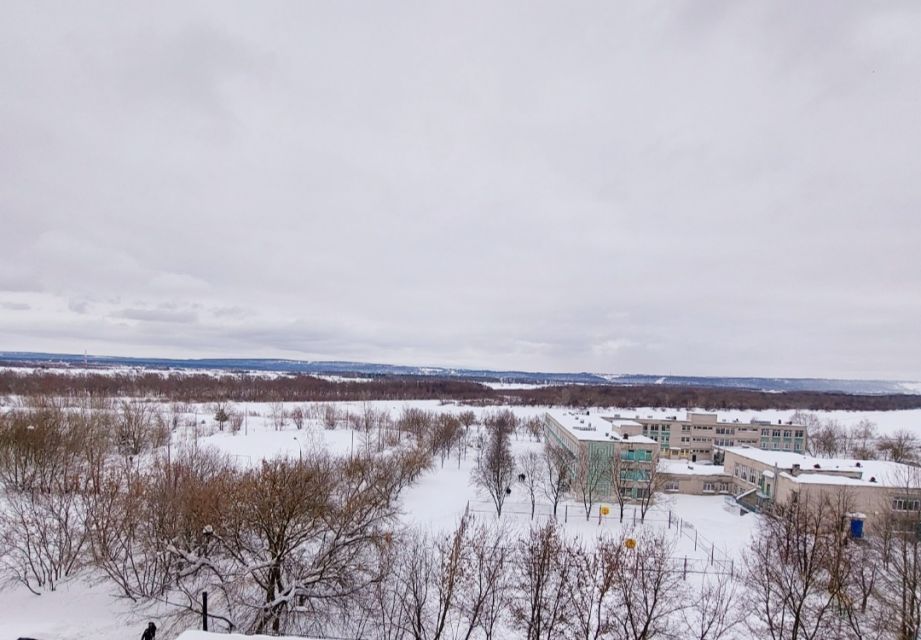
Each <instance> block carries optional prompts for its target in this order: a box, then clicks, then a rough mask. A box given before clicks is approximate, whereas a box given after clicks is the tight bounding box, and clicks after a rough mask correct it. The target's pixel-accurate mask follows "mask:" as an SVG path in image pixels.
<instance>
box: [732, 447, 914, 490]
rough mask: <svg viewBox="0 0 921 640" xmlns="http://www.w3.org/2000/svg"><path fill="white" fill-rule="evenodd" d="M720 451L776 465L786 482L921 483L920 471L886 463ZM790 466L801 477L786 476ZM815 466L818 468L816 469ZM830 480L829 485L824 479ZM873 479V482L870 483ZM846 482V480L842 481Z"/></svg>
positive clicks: (745, 450) (759, 451)
mask: <svg viewBox="0 0 921 640" xmlns="http://www.w3.org/2000/svg"><path fill="white" fill-rule="evenodd" d="M717 448H718V449H721V450H723V451H727V452H731V453H734V454H737V455H739V456H742V457H745V458H748V459H750V460H756V461H758V462H760V463H762V464H766V465H771V466H773V465H777V467H778V468H779V469H780V470H782V471H784V472H787V473H786V474H781V475H787V476H789V477H790V478H792V479H794V480H796V481H797V482H800V483H803V484H850V485H877V486H880V485H882V486H886V487H898V486H902V485H906V484H908V483H909V482H911V484H918V483H919V482H921V468H918V467H912V466H910V465H907V464H901V463H899V462H890V461H889V460H857V459H855V458H815V457H813V456H807V455H804V454H802V453H793V452H792V451H768V450H766V449H756V448H754V447H717ZM793 465H799V467H800V469H801V470H802V473H799V474H797V475H796V476H794V475H792V474H791V473H789V471H791V470H792V469H793ZM816 465H818V468H816ZM844 473H851V474H860V478H848V477H847V476H844V475H842V474H844ZM829 478H830V479H831V480H830V481H829V480H828V479H829ZM870 478H873V479H874V480H875V482H870ZM845 479H846V480H845Z"/></svg>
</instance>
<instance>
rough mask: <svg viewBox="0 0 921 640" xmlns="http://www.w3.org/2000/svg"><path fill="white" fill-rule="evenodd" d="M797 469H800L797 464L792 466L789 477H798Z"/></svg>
mask: <svg viewBox="0 0 921 640" xmlns="http://www.w3.org/2000/svg"><path fill="white" fill-rule="evenodd" d="M799 468H800V467H799V464H794V465H793V466H792V467H791V468H790V475H792V476H793V477H794V478H795V477H796V476H798V475H799Z"/></svg>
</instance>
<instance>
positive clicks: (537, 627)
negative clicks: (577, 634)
mask: <svg viewBox="0 0 921 640" xmlns="http://www.w3.org/2000/svg"><path fill="white" fill-rule="evenodd" d="M570 553H571V552H570V548H569V546H568V545H567V544H566V542H565V540H563V537H562V534H561V532H560V530H559V527H558V525H557V524H556V523H555V522H548V523H547V524H546V525H544V526H543V527H541V528H539V529H532V530H531V532H530V534H529V535H528V536H527V537H525V538H523V539H522V540H520V541H519V542H518V545H517V551H516V558H515V560H516V561H515V564H516V567H517V571H516V574H515V578H514V584H515V587H516V591H515V593H514V597H513V598H512V607H511V609H512V621H513V624H514V626H515V628H516V629H518V630H520V631H522V632H523V633H524V635H525V637H526V638H527V640H544V639H546V640H551V639H555V638H560V637H566V635H568V633H567V632H568V630H569V627H570V625H571V621H572V609H571V599H570V590H571V588H572V583H573V573H574V571H575V565H574V564H573V563H572V562H571V558H570Z"/></svg>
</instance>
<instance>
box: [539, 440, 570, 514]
mask: <svg viewBox="0 0 921 640" xmlns="http://www.w3.org/2000/svg"><path fill="white" fill-rule="evenodd" d="M544 470H545V472H546V473H545V475H544V483H543V484H544V495H546V496H547V498H548V499H549V500H550V504H551V505H552V506H553V517H554V519H556V512H557V507H558V506H559V504H560V500H562V498H563V496H565V495H566V492H567V491H569V487H570V484H571V483H572V456H571V455H570V453H569V451H567V450H566V449H564V448H563V447H561V446H559V445H557V444H554V443H552V442H551V441H550V440H547V441H546V442H545V443H544Z"/></svg>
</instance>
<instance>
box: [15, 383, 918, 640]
mask: <svg viewBox="0 0 921 640" xmlns="http://www.w3.org/2000/svg"><path fill="white" fill-rule="evenodd" d="M294 406H295V405H294V403H286V404H285V409H286V410H290V409H292V408H293V407H294ZM298 406H300V407H301V408H308V409H309V408H310V406H311V404H310V403H298ZM408 407H416V408H421V409H425V410H428V411H433V412H451V413H458V412H461V411H465V410H473V411H475V412H476V413H477V414H478V415H480V416H481V415H483V413H484V412H487V411H495V410H497V409H499V407H489V408H482V407H470V406H465V405H461V404H453V403H449V404H441V403H439V402H437V401H375V402H351V403H338V404H337V408H338V409H339V411H340V412H342V413H346V414H349V415H353V414H355V413H361V412H363V411H365V410H366V409H369V408H370V409H373V410H374V411H377V412H380V411H385V410H386V411H388V412H389V413H390V415H391V417H392V418H393V419H397V418H398V417H399V415H400V413H401V412H402V411H403V410H404V409H406V408H408ZM511 408H512V409H513V410H514V411H515V413H516V414H517V415H518V416H519V417H520V418H523V419H527V418H529V417H532V416H538V415H542V414H543V413H544V412H545V411H546V408H545V407H511ZM163 409H164V410H165V411H168V410H170V406H169V405H164V406H163ZM228 409H232V410H233V411H237V412H242V413H244V414H245V415H246V419H245V422H244V425H243V428H242V429H241V430H240V432H239V433H236V434H233V433H230V432H229V431H228V430H227V429H226V428H225V430H224V431H219V430H218V429H217V425H216V423H215V422H214V419H213V418H214V413H215V411H214V407H213V406H212V405H206V404H198V405H195V404H193V405H184V406H181V409H180V410H181V413H180V414H179V415H178V418H179V422H180V425H181V426H180V428H179V429H177V430H176V431H175V432H174V434H173V445H174V446H182V445H183V444H188V443H189V442H190V441H194V442H196V444H197V446H199V447H203V446H205V447H215V448H216V449H218V450H220V451H223V452H226V453H228V454H230V455H232V456H235V458H236V459H237V460H238V462H239V464H241V465H251V464H258V462H259V461H260V460H262V459H264V458H272V457H276V456H288V457H291V458H294V459H296V458H297V457H298V455H300V454H301V452H302V451H304V450H306V449H307V448H309V447H317V448H323V449H326V450H329V451H331V452H334V453H337V454H340V455H349V454H350V453H352V452H354V451H356V450H360V449H359V448H360V447H361V446H363V439H362V436H361V434H359V433H357V432H353V431H352V430H351V429H349V428H345V427H340V428H338V429H334V430H327V429H325V428H323V426H322V424H321V421H320V420H319V418H317V417H314V418H313V419H309V420H307V421H306V423H305V425H304V427H303V429H300V430H299V429H297V428H296V427H295V425H294V423H293V422H292V421H291V420H288V421H287V422H286V423H285V425H284V427H283V428H282V429H280V430H277V429H276V426H275V423H274V421H273V419H272V416H273V412H277V410H278V406H277V405H274V406H273V405H271V404H269V403H228ZM173 411H176V408H175V406H174V407H173ZM308 413H309V412H308ZM599 413H603V414H606V415H614V414H620V415H621V416H622V417H634V416H641V417H646V416H650V415H652V416H666V415H682V414H683V413H684V411H683V410H682V411H677V410H674V409H673V410H661V409H651V408H639V409H632V410H625V409H609V410H604V411H599ZM792 413H793V412H792V411H774V410H772V411H759V412H753V411H726V412H720V418H721V419H727V420H732V419H739V420H740V421H744V422H748V421H749V420H751V419H752V418H760V419H768V420H772V421H775V422H776V421H777V420H787V419H789V417H790V415H791V414H792ZM314 415H315V416H316V415H317V414H316V413H315V414H314ZM822 415H824V416H826V417H833V418H834V419H836V420H838V421H840V422H841V423H842V424H844V425H849V424H854V423H856V422H858V421H860V420H862V419H869V420H871V421H873V422H876V423H877V424H878V425H879V427H880V430H881V431H882V432H889V431H893V430H895V429H900V428H908V429H912V430H917V431H921V410H916V411H899V412H829V413H825V414H822ZM344 422H345V421H343V423H344ZM541 447H542V445H541V444H540V443H538V442H534V441H532V440H530V439H529V438H528V437H527V436H526V435H524V434H522V435H520V436H518V437H517V438H514V437H513V441H512V448H513V453H515V455H521V454H524V453H526V452H528V451H539V450H540V449H541ZM475 464H476V449H475V448H473V447H469V448H468V449H467V450H466V451H465V452H462V453H461V455H460V457H458V456H457V455H452V456H451V457H448V458H446V459H445V460H444V461H443V462H442V461H441V459H440V458H436V460H435V465H434V468H433V469H431V470H430V471H428V472H426V473H425V474H423V475H422V476H421V477H420V478H419V480H418V481H417V483H416V484H415V485H413V486H411V487H409V488H408V489H406V490H405V492H404V494H403V496H402V510H403V516H402V518H403V522H404V524H405V525H406V526H408V527H421V528H426V529H429V530H434V531H444V530H447V529H450V528H452V527H454V526H455V525H456V523H457V521H458V519H459V518H460V516H461V515H462V514H463V513H464V511H465V510H467V509H469V510H470V511H471V512H473V513H474V514H475V515H476V517H478V518H484V519H495V518H496V515H495V509H494V507H493V506H492V503H491V502H490V500H489V499H488V497H487V496H485V495H483V494H481V493H479V492H478V491H477V489H476V488H475V487H474V486H472V485H471V483H470V472H471V469H472V468H473V466H474V465H475ZM602 506H605V504H604V503H602V504H596V505H594V506H593V508H592V511H591V514H590V516H589V518H588V520H586V517H585V511H584V508H583V506H582V505H581V504H580V503H577V502H576V501H574V500H569V501H566V502H564V503H563V504H561V505H560V507H559V509H560V511H559V518H560V519H561V520H562V521H563V527H564V530H565V531H566V532H567V534H569V535H572V536H578V537H580V538H581V539H582V540H583V541H584V542H585V543H586V544H590V543H591V542H592V541H593V540H595V539H597V537H598V535H604V534H616V533H617V532H619V531H620V529H621V527H628V528H629V527H634V526H646V527H652V528H656V529H660V530H663V531H666V532H668V533H669V535H671V536H672V537H673V538H674V541H675V554H676V562H683V560H684V558H687V562H686V563H685V565H684V566H687V567H688V568H689V571H694V572H697V571H708V570H712V569H713V567H715V566H716V568H720V567H722V568H724V569H725V568H726V567H727V566H730V567H732V566H738V563H739V559H740V557H741V555H742V552H743V549H744V547H745V546H746V545H747V544H748V541H749V539H750V537H751V534H752V532H753V531H754V530H755V529H756V528H757V525H758V517H757V516H754V515H746V516H740V515H739V513H738V510H737V509H736V508H733V507H732V506H731V505H730V504H728V503H727V502H726V499H725V497H723V496H686V495H669V496H667V497H665V498H663V499H662V500H661V501H660V503H659V504H657V505H655V506H654V507H653V509H652V510H651V511H650V512H649V514H647V518H646V522H645V524H642V525H641V524H640V523H639V522H638V520H639V515H638V513H637V512H636V510H635V509H634V507H633V506H628V507H627V511H626V514H625V521H624V523H620V522H619V519H618V518H617V513H618V510H617V505H616V504H611V503H607V505H606V506H608V507H609V508H610V513H609V515H607V516H605V517H602V518H601V519H600V520H599V517H598V514H599V508H600V507H602ZM549 513H550V506H549V503H548V501H547V500H546V499H544V498H543V497H541V498H540V500H539V504H538V506H537V513H536V516H535V518H534V520H533V522H536V523H542V522H545V521H546V520H547V518H548V517H549ZM503 519H504V520H507V521H509V523H510V524H511V526H512V527H513V529H517V530H518V531H521V532H524V531H527V529H528V527H529V526H530V525H531V523H532V520H531V516H530V503H529V501H528V498H527V495H526V493H525V490H524V487H523V486H521V485H519V484H518V483H516V484H515V485H514V486H513V487H512V494H511V495H510V496H509V498H508V501H507V502H506V505H505V510H504V515H503ZM115 595H116V594H115V593H114V592H113V591H112V589H111V587H110V586H109V585H107V584H95V585H90V584H87V583H86V582H84V581H82V580H73V581H71V582H69V583H65V584H64V585H62V586H61V587H60V590H59V591H57V592H54V593H45V594H43V595H41V596H35V595H33V594H31V593H29V592H27V591H25V590H24V589H22V588H19V587H15V586H13V587H9V588H7V589H6V590H4V591H3V592H0V638H3V637H7V638H15V637H20V636H24V637H33V638H38V639H39V640H41V639H43V638H49V639H50V638H60V639H62V640H68V639H71V638H73V639H78V638H80V639H82V638H93V639H94V640H116V639H119V640H120V639H121V638H124V637H126V636H128V637H130V636H131V635H132V634H134V635H135V637H139V636H140V633H141V631H142V630H143V628H144V626H145V624H146V622H147V617H146V616H145V614H143V613H141V612H137V611H134V610H133V609H132V608H131V607H130V606H128V603H126V602H125V601H124V600H120V599H118V598H116V597H115ZM164 635H167V634H164ZM185 640H203V638H199V637H198V636H186V637H185ZM208 640H210V638H208Z"/></svg>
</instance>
